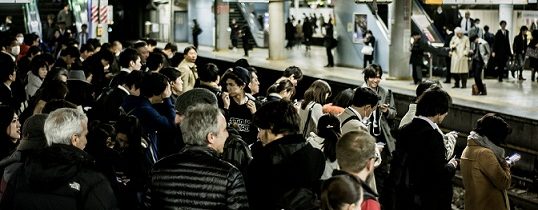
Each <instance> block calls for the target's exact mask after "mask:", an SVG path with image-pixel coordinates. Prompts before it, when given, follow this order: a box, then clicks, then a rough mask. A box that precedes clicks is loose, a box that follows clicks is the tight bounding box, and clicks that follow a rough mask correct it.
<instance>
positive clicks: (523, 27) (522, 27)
mask: <svg viewBox="0 0 538 210" xmlns="http://www.w3.org/2000/svg"><path fill="white" fill-rule="evenodd" d="M528 30H529V28H527V26H521V28H519V32H520V33H521V32H523V31H528Z"/></svg>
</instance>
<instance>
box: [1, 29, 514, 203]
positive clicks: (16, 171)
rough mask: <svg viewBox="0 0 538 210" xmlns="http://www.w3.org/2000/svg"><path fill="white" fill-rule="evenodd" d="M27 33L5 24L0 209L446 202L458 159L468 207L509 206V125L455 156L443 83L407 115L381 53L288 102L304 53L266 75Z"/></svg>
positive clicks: (161, 52) (477, 135) (494, 122)
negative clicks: (47, 43) (343, 79)
mask: <svg viewBox="0 0 538 210" xmlns="http://www.w3.org/2000/svg"><path fill="white" fill-rule="evenodd" d="M18 37H19V36H17V35H16V34H14V35H13V34H11V35H2V37H1V40H2V42H1V46H2V52H1V53H0V79H2V81H1V82H2V83H3V84H2V85H0V86H1V87H0V127H1V128H2V132H1V134H0V160H1V161H0V174H2V182H1V185H0V193H1V200H0V208H1V209H350V208H351V209H367V210H375V209H451V200H452V181H451V180H452V177H453V176H454V173H455V170H456V169H457V168H458V167H461V170H462V174H463V181H464V185H465V188H466V190H467V191H466V199H465V205H466V208H473V209H474V208H476V209H486V208H491V209H500V208H501V206H504V207H505V208H503V209H508V208H509V204H508V201H509V200H508V198H507V197H506V189H507V188H508V187H509V186H510V180H511V176H510V166H511V165H510V164H508V163H507V162H506V161H505V159H504V156H505V154H504V150H503V149H502V148H501V147H500V146H499V145H500V144H501V143H502V142H503V141H504V139H505V138H506V137H507V136H508V135H509V134H510V132H511V129H510V126H509V125H508V124H507V123H506V122H505V121H504V120H503V119H502V117H501V116H499V115H496V114H487V115H485V116H484V117H482V118H481V119H480V120H479V121H478V122H477V125H476V127H475V129H474V130H473V132H472V133H471V134H470V135H469V137H468V144H467V148H466V149H465V151H464V152H463V154H462V155H461V166H460V162H459V161H457V159H456V157H459V155H456V154H454V147H455V146H454V145H455V141H456V140H455V139H456V137H457V134H456V133H454V132H451V133H447V134H444V133H443V132H442V130H441V129H440V128H439V126H438V124H440V123H442V122H443V119H444V118H445V117H446V116H447V114H448V111H449V107H450V104H451V97H450V96H449V95H448V93H447V92H446V91H444V90H443V88H441V86H440V85H439V84H436V83H434V82H431V81H418V82H417V84H418V87H417V99H416V103H413V104H411V105H410V107H409V112H408V113H407V114H406V117H404V118H403V119H402V121H401V122H400V124H398V122H397V121H396V115H397V112H396V109H395V100H394V97H393V94H392V91H391V90H390V89H388V88H385V87H383V86H382V85H381V84H380V82H381V77H382V75H383V70H382V69H381V67H380V66H379V65H376V64H370V65H368V66H367V67H366V68H365V70H364V73H363V76H364V77H363V79H364V83H363V85H361V86H359V87H357V88H355V89H346V90H343V91H341V92H338V93H333V89H332V88H331V85H330V84H329V83H328V82H327V81H324V80H316V81H315V82H313V83H312V84H310V86H309V88H308V89H307V90H306V91H305V93H304V98H303V99H301V100H299V102H297V103H293V102H292V100H293V99H295V93H296V87H297V83H298V82H300V81H301V79H302V78H303V73H302V71H301V69H300V68H299V67H296V66H290V67H288V68H286V69H285V70H284V71H283V74H282V77H281V78H279V79H278V80H277V81H266V80H263V78H259V77H258V73H257V71H256V68H255V67H253V66H251V65H249V64H248V61H247V60H245V59H240V60H238V61H236V62H235V63H234V66H233V67H232V68H229V69H221V68H219V66H217V65H215V64H213V63H199V62H197V48H196V47H194V46H189V47H186V48H185V49H184V50H183V51H182V52H178V48H177V46H176V45H175V44H173V43H168V44H166V46H165V47H164V49H159V48H157V47H156V42H155V40H138V41H136V42H133V43H127V42H124V43H121V42H119V41H114V42H111V43H102V44H101V43H99V41H98V40H95V39H88V40H85V41H86V42H85V43H82V44H81V42H80V41H81V39H77V38H76V37H73V36H68V37H64V38H63V39H60V40H58V43H57V44H55V45H54V46H55V48H54V51H51V49H49V48H46V47H45V48H43V46H42V45H41V44H40V43H41V41H40V37H38V36H37V35H35V34H26V35H24V36H23V38H24V40H23V41H22V42H21V41H20V40H19V39H18ZM123 46H125V48H123ZM17 48H20V49H27V50H26V51H23V50H20V51H19V50H14V49H17ZM260 82H262V83H269V84H273V85H270V87H269V88H268V90H260ZM333 95H335V96H334V97H333Z"/></svg>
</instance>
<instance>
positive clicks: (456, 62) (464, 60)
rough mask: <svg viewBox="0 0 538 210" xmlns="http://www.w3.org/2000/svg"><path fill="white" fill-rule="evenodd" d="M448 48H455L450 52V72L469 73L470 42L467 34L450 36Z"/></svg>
mask: <svg viewBox="0 0 538 210" xmlns="http://www.w3.org/2000/svg"><path fill="white" fill-rule="evenodd" d="M450 49H455V50H452V51H451V52H450V57H451V58H452V61H451V63H450V72H452V73H453V74H464V73H469V57H467V55H468V54H469V50H470V49H471V48H470V44H469V38H468V37H467V36H462V37H461V38H458V36H454V37H452V40H450Z"/></svg>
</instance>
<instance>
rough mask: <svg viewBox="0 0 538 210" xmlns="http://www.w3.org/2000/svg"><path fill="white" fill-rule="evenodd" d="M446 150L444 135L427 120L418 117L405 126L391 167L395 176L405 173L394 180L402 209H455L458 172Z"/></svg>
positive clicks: (397, 203) (398, 202) (397, 204)
mask: <svg viewBox="0 0 538 210" xmlns="http://www.w3.org/2000/svg"><path fill="white" fill-rule="evenodd" d="M445 150H446V149H445V146H444V143H443V135H442V134H441V133H440V132H439V131H437V130H436V129H433V127H432V126H431V125H430V124H429V123H428V122H427V121H425V120H423V119H419V118H414V119H413V121H411V123H409V124H407V125H405V126H404V127H402V129H401V130H400V133H399V139H398V141H396V151H395V152H394V159H393V162H392V164H391V177H393V176H396V174H402V176H398V177H397V178H399V179H394V180H399V181H395V183H396V189H395V190H396V207H398V209H424V210H426V209H437V210H450V209H451V203H452V177H454V174H455V170H456V169H455V168H454V167H452V165H450V164H448V161H447V160H446V157H445ZM397 170H399V171H400V172H401V173H399V172H398V171H397ZM402 171H403V172H402Z"/></svg>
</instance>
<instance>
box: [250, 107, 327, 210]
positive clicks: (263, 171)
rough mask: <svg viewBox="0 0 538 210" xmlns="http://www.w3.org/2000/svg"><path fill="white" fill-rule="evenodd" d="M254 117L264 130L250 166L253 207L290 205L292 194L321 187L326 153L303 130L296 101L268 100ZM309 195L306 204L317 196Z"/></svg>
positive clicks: (286, 206)
mask: <svg viewBox="0 0 538 210" xmlns="http://www.w3.org/2000/svg"><path fill="white" fill-rule="evenodd" d="M253 121H254V124H255V125H256V127H258V128H259V130H260V131H259V134H258V138H259V141H257V142H255V143H254V144H253V145H252V146H251V149H252V156H253V157H254V159H253V160H252V161H251V162H250V164H249V166H248V170H247V171H248V172H247V174H248V177H247V192H248V193H249V195H248V197H249V202H250V204H251V205H250V206H251V208H252V209H276V208H278V209H281V208H289V204H290V203H288V202H286V201H290V200H292V199H293V198H294V197H293V196H290V195H297V194H300V195H304V194H301V193H300V192H308V191H310V192H311V193H312V192H316V191H317V190H319V179H320V178H321V175H322V174H323V171H324V168H325V157H324V156H323V153H322V152H321V151H320V150H318V149H315V148H313V147H312V146H311V145H310V144H308V143H307V142H306V140H305V139H304V137H303V136H302V135H301V134H300V133H299V114H297V109H296V108H295V107H294V106H293V104H292V102H290V101H286V100H280V101H272V102H268V103H267V104H265V105H263V106H262V107H260V109H259V111H258V112H256V113H255V114H254V119H253ZM307 195H313V194H307ZM306 197H307V198H306V199H302V201H305V200H306V201H307V202H301V203H302V204H305V203H309V202H308V201H310V202H312V201H313V200H315V199H313V198H312V197H311V196H306ZM310 207H312V206H310ZM304 208H306V207H305V206H302V208H301V209H304Z"/></svg>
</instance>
